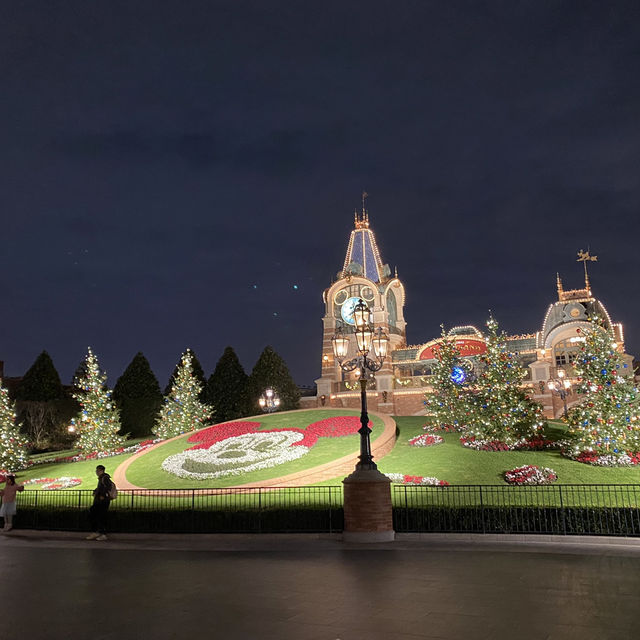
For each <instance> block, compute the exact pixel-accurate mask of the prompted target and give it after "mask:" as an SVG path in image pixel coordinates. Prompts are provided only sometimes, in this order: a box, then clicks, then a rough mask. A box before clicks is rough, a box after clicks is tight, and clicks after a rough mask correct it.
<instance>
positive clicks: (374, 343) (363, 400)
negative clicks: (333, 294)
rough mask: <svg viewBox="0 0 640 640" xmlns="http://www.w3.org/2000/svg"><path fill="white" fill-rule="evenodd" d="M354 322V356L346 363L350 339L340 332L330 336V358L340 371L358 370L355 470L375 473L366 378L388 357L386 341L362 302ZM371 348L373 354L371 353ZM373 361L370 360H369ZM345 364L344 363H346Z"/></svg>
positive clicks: (354, 312) (387, 339)
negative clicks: (372, 470)
mask: <svg viewBox="0 0 640 640" xmlns="http://www.w3.org/2000/svg"><path fill="white" fill-rule="evenodd" d="M353 319H354V322H355V326H354V333H355V337H356V356H355V358H352V359H350V360H346V359H347V355H348V352H349V339H348V338H346V337H345V336H344V334H343V332H342V330H341V329H339V330H338V331H337V333H336V334H335V335H334V336H333V338H332V340H331V342H332V345H333V354H334V356H335V358H336V360H337V361H338V364H339V365H340V368H341V369H342V370H343V371H353V370H355V369H358V370H359V377H358V379H359V381H360V407H361V409H360V423H361V426H360V429H358V433H359V434H360V461H359V462H358V464H357V465H356V469H377V468H378V467H377V466H376V464H375V462H374V461H373V456H372V455H371V438H370V435H371V429H370V428H369V414H368V413H367V381H368V380H367V378H368V374H369V372H371V373H375V372H376V371H379V370H380V369H381V368H382V365H383V363H384V359H385V358H386V356H387V351H388V347H389V338H388V337H387V336H386V334H385V333H384V331H383V330H382V328H381V327H378V329H377V330H374V328H373V326H372V324H371V318H370V312H369V308H368V307H367V305H366V304H365V302H364V300H358V303H357V304H356V306H355V307H354V310H353ZM372 347H373V351H372ZM372 355H373V357H370V356H372ZM345 360H346V362H345Z"/></svg>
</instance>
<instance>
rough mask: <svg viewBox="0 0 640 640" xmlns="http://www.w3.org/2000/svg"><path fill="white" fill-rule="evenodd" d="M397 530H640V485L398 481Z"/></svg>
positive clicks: (395, 490)
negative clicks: (427, 484) (440, 484)
mask: <svg viewBox="0 0 640 640" xmlns="http://www.w3.org/2000/svg"><path fill="white" fill-rule="evenodd" d="M393 503H394V528H395V530H396V531H402V532H410V531H429V532H451V533H454V532H458V533H462V532H464V533H541V534H584V535H616V536H640V485H631V484H630V485H543V486H500V485H484V486H481V485H452V486H444V487H422V486H394V488H393Z"/></svg>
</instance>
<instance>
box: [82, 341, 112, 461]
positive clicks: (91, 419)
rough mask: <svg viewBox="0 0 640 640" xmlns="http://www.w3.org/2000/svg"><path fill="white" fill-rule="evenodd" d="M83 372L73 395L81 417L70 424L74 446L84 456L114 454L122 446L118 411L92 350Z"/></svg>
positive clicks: (89, 351)
mask: <svg viewBox="0 0 640 640" xmlns="http://www.w3.org/2000/svg"><path fill="white" fill-rule="evenodd" d="M84 369H85V375H84V376H81V377H80V378H79V379H78V380H77V382H76V387H77V389H78V390H77V391H76V392H75V393H74V394H73V397H74V398H75V399H76V400H77V401H78V402H79V403H80V414H79V415H78V416H77V417H76V418H74V419H73V420H72V421H71V426H72V427H73V428H74V429H75V432H76V433H77V434H78V438H77V440H76V446H77V447H78V448H79V449H80V450H81V451H82V452H83V453H85V454H88V453H107V452H111V451H115V450H116V449H118V448H119V447H121V446H122V445H123V444H124V438H122V437H120V436H119V435H118V431H119V430H120V412H119V411H118V408H117V407H116V404H115V402H113V400H112V399H111V391H109V390H108V389H107V387H106V386H105V383H106V381H107V376H106V375H105V374H104V373H102V371H101V370H100V365H99V363H98V358H97V357H96V356H95V354H94V353H93V351H91V347H89V350H88V352H87V357H86V358H85V366H84Z"/></svg>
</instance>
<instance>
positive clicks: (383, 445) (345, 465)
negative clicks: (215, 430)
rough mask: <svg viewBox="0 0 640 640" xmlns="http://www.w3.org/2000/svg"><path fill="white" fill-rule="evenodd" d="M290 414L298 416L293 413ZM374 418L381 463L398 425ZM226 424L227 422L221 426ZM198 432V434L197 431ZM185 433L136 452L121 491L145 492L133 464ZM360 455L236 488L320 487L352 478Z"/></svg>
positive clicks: (117, 477)
mask: <svg viewBox="0 0 640 640" xmlns="http://www.w3.org/2000/svg"><path fill="white" fill-rule="evenodd" d="M298 411H308V409H298ZM314 411H335V407H334V408H329V407H325V408H323V409H320V408H319V409H314ZM289 413H294V412H293V411H292V412H289ZM369 415H370V416H376V417H377V418H380V420H382V422H383V424H384V429H383V431H382V433H380V434H379V435H376V436H375V440H373V441H372V443H371V452H372V454H373V457H374V458H375V459H376V460H379V459H380V458H382V457H383V456H385V455H387V453H389V452H390V451H391V449H393V446H394V444H395V442H396V423H395V420H393V418H391V416H388V415H386V414H384V413H376V412H374V411H369ZM261 418H264V416H263V415H261V416H250V417H248V418H242V420H243V421H256V422H260V419H261ZM230 422H236V420H230ZM221 424H225V423H221ZM194 433H195V432H194ZM183 436H184V434H182V435H180V436H177V437H176V438H171V439H170V440H165V441H164V442H159V443H158V444H157V445H154V446H153V447H149V448H148V449H145V450H144V451H141V452H140V453H136V454H135V455H133V456H131V457H130V458H128V459H127V460H125V461H124V462H123V463H122V464H120V466H118V467H117V468H116V470H115V471H114V473H113V481H114V482H115V483H116V485H117V486H118V489H143V488H144V487H139V486H137V485H135V484H133V483H131V482H129V481H128V480H127V469H128V468H129V466H130V465H131V464H133V462H135V461H136V460H138V459H139V458H141V457H142V456H144V455H146V454H147V453H149V452H150V451H153V450H154V449H156V448H158V447H161V446H162V445H164V444H166V443H167V442H172V441H173V440H177V439H178V438H182V437H183ZM358 455H359V453H352V454H350V455H348V456H344V457H342V458H338V459H336V460H332V461H331V462H327V463H326V464H322V465H319V466H317V467H313V468H312V469H305V470H304V471H300V472H298V473H290V474H289V475H286V476H281V477H279V478H271V479H270V480H264V481H262V482H252V483H249V484H240V485H236V486H237V487H300V486H306V485H312V484H317V483H318V482H324V481H325V480H331V479H333V478H339V477H344V476H347V475H349V474H350V473H351V472H352V471H353V468H354V467H355V465H356V462H357V461H358Z"/></svg>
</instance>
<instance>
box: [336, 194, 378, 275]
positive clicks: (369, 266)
mask: <svg viewBox="0 0 640 640" xmlns="http://www.w3.org/2000/svg"><path fill="white" fill-rule="evenodd" d="M368 195H369V194H368V193H367V192H366V191H363V192H362V211H361V212H360V214H358V211H355V213H354V229H353V231H352V232H351V236H350V238H349V246H348V247H347V255H346V256H345V259H344V266H343V268H342V275H343V277H346V276H348V275H362V276H364V277H365V278H368V279H369V280H372V281H373V282H382V281H383V280H385V279H387V278H388V277H389V276H390V271H389V267H388V266H387V265H384V264H383V263H382V258H381V257H380V252H379V251H378V245H377V243H376V238H375V235H374V233H373V230H372V229H370V228H369V212H368V211H367V204H366V199H367V197H368Z"/></svg>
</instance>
